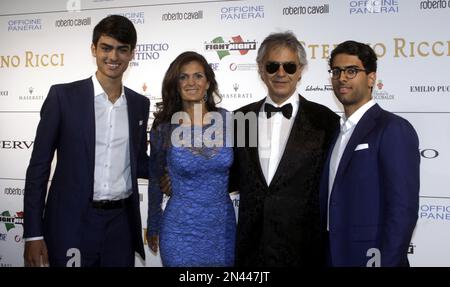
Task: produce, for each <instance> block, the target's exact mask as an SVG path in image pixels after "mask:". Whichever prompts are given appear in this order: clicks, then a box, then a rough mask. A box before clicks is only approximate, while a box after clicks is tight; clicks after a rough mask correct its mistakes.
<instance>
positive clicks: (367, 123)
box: [333, 104, 381, 189]
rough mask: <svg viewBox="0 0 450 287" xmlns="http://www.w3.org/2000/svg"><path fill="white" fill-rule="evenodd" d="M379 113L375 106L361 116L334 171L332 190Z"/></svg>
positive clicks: (376, 105) (378, 108)
mask: <svg viewBox="0 0 450 287" xmlns="http://www.w3.org/2000/svg"><path fill="white" fill-rule="evenodd" d="M380 111H381V108H380V106H378V104H375V105H374V106H373V107H371V108H370V109H369V110H368V111H367V112H366V113H365V114H364V115H363V117H362V118H361V120H360V121H359V122H358V124H357V125H356V127H355V130H354V131H353V134H352V136H351V138H350V140H349V141H348V144H347V146H346V147H345V150H344V153H343V154H342V158H341V161H340V162H339V167H338V170H337V171H336V177H335V179H334V184H333V189H334V187H335V186H337V184H338V181H339V180H340V179H341V177H342V176H343V174H344V172H345V169H346V168H347V166H348V164H349V163H350V161H351V158H352V155H353V152H354V151H355V148H356V146H357V145H358V144H360V143H361V140H362V139H363V138H364V137H365V136H366V135H367V134H368V133H370V132H371V130H372V129H373V128H374V127H375V124H376V118H377V117H378V115H379V113H380Z"/></svg>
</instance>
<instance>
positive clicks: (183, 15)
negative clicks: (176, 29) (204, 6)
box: [161, 10, 203, 21]
mask: <svg viewBox="0 0 450 287" xmlns="http://www.w3.org/2000/svg"><path fill="white" fill-rule="evenodd" d="M200 19H203V10H198V11H190V12H167V13H165V14H162V16H161V21H181V20H200Z"/></svg>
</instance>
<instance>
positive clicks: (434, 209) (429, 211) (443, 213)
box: [419, 204, 450, 221]
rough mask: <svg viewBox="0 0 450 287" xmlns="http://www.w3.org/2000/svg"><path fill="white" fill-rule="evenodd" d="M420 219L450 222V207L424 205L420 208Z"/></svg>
mask: <svg viewBox="0 0 450 287" xmlns="http://www.w3.org/2000/svg"><path fill="white" fill-rule="evenodd" d="M419 219H429V220H437V221H442V220H444V221H445V220H450V205H435V204H422V205H421V206H420V208H419Z"/></svg>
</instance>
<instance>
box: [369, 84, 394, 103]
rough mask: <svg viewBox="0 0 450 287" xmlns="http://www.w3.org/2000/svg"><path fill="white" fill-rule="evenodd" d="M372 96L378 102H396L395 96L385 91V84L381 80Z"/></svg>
mask: <svg viewBox="0 0 450 287" xmlns="http://www.w3.org/2000/svg"><path fill="white" fill-rule="evenodd" d="M372 96H373V98H374V99H376V100H395V95H393V94H390V93H389V92H388V91H387V90H386V89H384V84H383V81H381V80H378V81H377V84H376V86H375V87H374V89H373V91H372Z"/></svg>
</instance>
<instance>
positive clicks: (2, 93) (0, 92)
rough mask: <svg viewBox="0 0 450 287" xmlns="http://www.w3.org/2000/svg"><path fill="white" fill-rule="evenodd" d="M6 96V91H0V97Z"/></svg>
mask: <svg viewBox="0 0 450 287" xmlns="http://www.w3.org/2000/svg"><path fill="white" fill-rule="evenodd" d="M6 96H8V91H0V97H6Z"/></svg>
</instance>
